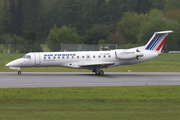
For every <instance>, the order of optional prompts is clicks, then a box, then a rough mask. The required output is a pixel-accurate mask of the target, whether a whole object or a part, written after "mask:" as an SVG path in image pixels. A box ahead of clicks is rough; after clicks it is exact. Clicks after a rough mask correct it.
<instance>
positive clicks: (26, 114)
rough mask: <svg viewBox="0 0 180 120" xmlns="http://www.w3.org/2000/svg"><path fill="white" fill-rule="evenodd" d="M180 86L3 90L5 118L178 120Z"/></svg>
mask: <svg viewBox="0 0 180 120" xmlns="http://www.w3.org/2000/svg"><path fill="white" fill-rule="evenodd" d="M179 91H180V86H139V87H138V86H132V87H128V86H124V87H62V88H3V89H0V118H2V119H5V120H6V119H14V120H16V119H18V120H19V119H27V120H28V119H45V120H46V119H47V120H48V119H77V120H79V119H87V120H90V119H98V120H99V119H104V120H106V119H124V120H129V119H133V120H144V119H146V120H154V119H160V120H161V119H162V120H169V119H171V120H175V119H176V120H177V119H178V118H179V117H180V114H179V112H180V104H179V101H180V94H179Z"/></svg>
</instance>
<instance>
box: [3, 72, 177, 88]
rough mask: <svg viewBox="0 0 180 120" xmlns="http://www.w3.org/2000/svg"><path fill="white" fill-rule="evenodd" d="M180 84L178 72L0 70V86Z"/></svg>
mask: <svg viewBox="0 0 180 120" xmlns="http://www.w3.org/2000/svg"><path fill="white" fill-rule="evenodd" d="M145 85H149V86H150V85H180V73H139V72H138V73H132V72H130V73H111V72H106V73H105V74H104V75H103V76H99V75H95V74H93V73H86V72H85V73H80V72H77V73H75V72H69V73H68V72H66V73H65V72H52V73H51V72H23V73H22V75H17V72H1V73H0V88H23V87H77V86H145Z"/></svg>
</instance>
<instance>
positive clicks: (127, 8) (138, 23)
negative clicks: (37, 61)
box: [0, 0, 180, 51]
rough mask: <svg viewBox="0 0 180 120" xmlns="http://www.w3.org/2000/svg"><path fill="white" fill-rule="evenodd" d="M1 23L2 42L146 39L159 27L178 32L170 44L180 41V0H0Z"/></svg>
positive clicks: (57, 42)
mask: <svg viewBox="0 0 180 120" xmlns="http://www.w3.org/2000/svg"><path fill="white" fill-rule="evenodd" d="M0 26H1V27H0V36H1V37H0V43H3V44H8V43H10V42H11V43H13V44H18V43H22V44H36V46H37V47H35V48H38V47H39V44H40V43H44V42H47V43H48V45H49V46H50V45H52V44H59V43H82V44H104V43H107V44H112V43H113V44H119V45H122V44H127V43H131V44H144V43H146V42H147V41H148V40H149V38H150V37H151V36H152V34H153V33H154V32H155V31H162V30H174V31H175V33H174V34H171V35H170V36H169V37H168V39H169V40H166V42H167V43H180V39H179V38H180V32H179V31H180V2H179V1H178V0H126V1H125V0H0ZM35 48H34V49H35ZM38 49H39V48H38ZM57 49H59V48H57ZM54 50H56V49H55V48H54ZM24 51H25V50H24ZM34 51H35V50H34Z"/></svg>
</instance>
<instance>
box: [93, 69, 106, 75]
mask: <svg viewBox="0 0 180 120" xmlns="http://www.w3.org/2000/svg"><path fill="white" fill-rule="evenodd" d="M92 72H94V73H95V74H96V75H104V71H103V70H99V71H97V70H93V71H92Z"/></svg>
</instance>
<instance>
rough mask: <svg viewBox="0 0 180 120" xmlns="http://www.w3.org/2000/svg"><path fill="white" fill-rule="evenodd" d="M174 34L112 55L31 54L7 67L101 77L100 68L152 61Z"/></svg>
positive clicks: (156, 36)
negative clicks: (80, 72)
mask: <svg viewBox="0 0 180 120" xmlns="http://www.w3.org/2000/svg"><path fill="white" fill-rule="evenodd" d="M172 32H173V31H171V30H170V31H161V32H155V33H154V35H153V36H152V37H151V39H150V40H149V42H148V43H147V44H146V45H145V46H140V47H136V48H131V49H115V50H111V51H82V52H31V53H27V54H26V55H24V56H23V57H22V58H19V59H16V60H14V61H11V62H10V63H8V64H6V66H7V67H9V68H10V69H17V70H18V74H19V75H20V74H21V71H20V68H21V67H68V68H76V69H89V70H92V72H95V74H96V75H103V74H104V71H102V70H101V69H102V68H108V67H114V66H119V65H130V64H136V63H141V62H144V61H147V60H151V59H153V58H155V57H157V56H158V55H160V54H161V50H162V48H163V44H164V41H165V39H166V36H167V35H168V34H169V33H172Z"/></svg>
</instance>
